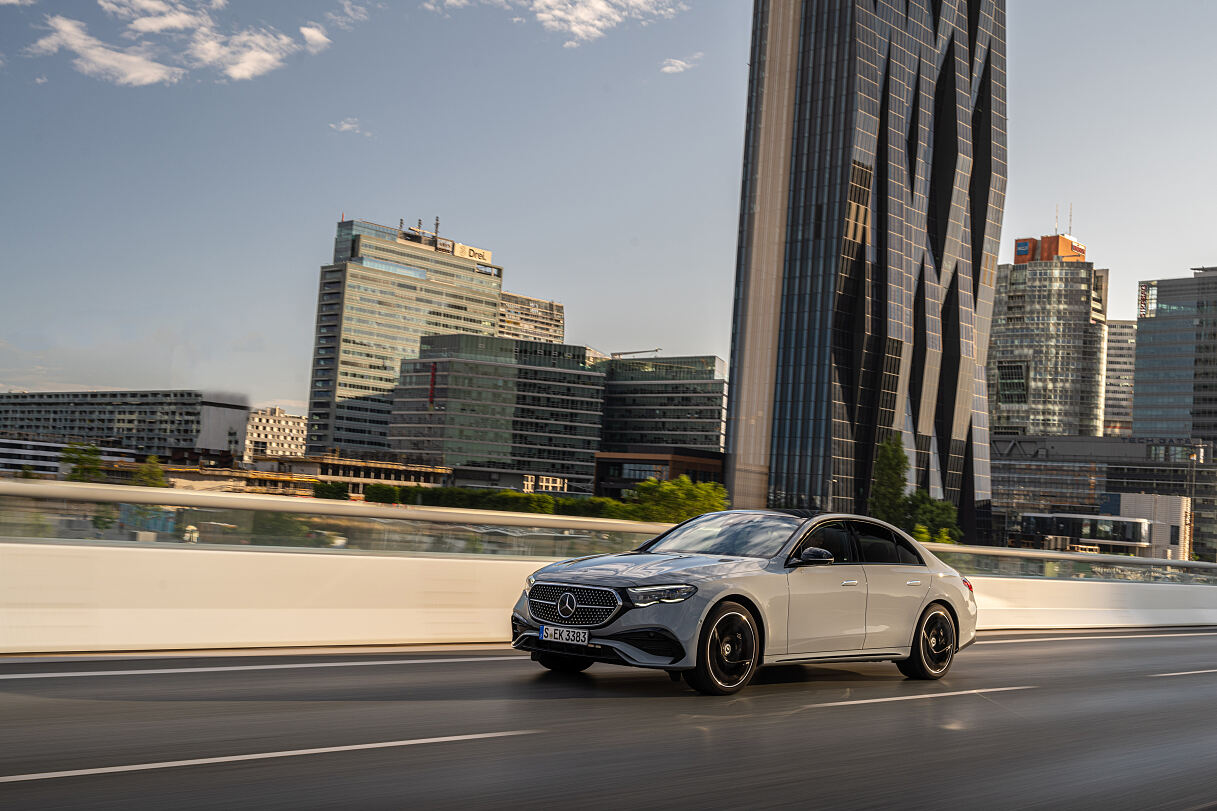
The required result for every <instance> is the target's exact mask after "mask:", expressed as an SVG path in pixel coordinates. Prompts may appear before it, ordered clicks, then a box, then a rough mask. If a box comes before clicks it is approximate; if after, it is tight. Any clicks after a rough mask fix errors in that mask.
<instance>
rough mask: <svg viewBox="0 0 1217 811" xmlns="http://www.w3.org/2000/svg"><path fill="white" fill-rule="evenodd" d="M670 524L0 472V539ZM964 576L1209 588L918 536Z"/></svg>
mask: <svg viewBox="0 0 1217 811" xmlns="http://www.w3.org/2000/svg"><path fill="white" fill-rule="evenodd" d="M670 526H671V525H670V524H662V523H640V522H633V521H619V520H614V519H603V518H586V517H581V516H568V515H547V514H539V513H509V512H496V511H487V510H463V509H451V508H443V507H421V506H407V505H381V504H368V503H365V502H352V501H336V500H327V499H310V498H298V497H290V496H264V495H248V494H240V493H225V492H209V491H195V490H177V489H164V488H150V487H130V486H122V485H106V484H84V483H76V482H46V481H23V480H0V538H4V539H8V540H19V541H22V542H38V540H39V539H46V540H47V541H58V542H63V541H72V542H84V541H91V542H97V543H102V544H106V545H119V546H121V545H125V544H129V543H136V544H145V543H148V542H157V543H176V544H185V545H188V546H193V545H198V546H200V547H223V548H229V549H231V548H234V547H242V548H266V547H272V548H279V549H283V550H284V551H288V550H293V551H332V552H338V553H361V552H362V553H368V552H373V553H381V554H441V555H444V554H448V555H499V556H509V557H537V558H560V557H572V556H579V555H587V554H596V553H601V552H616V551H622V550H625V549H632V548H634V547H636V546H638V545H639V544H640V543H642V542H643V541H645V540H647V539H648V538H651V537H654V536H655V535H656V534H658V533H659V532H662V531H664V530H665V529H667V528H668V527H670ZM927 546H928V547H929V548H930V549H932V550H933V551H934V553H935V554H937V555H939V556H940V557H941V558H942V559H943V560H944V561H946V562H947V563H949V564H950V565H952V566H954V567H955V568H957V569H958V570H959V571H960V572H962V573H964V574H970V575H977V576H987V577H1011V578H1037V579H1038V578H1047V579H1062V580H1100V581H1128V582H1153V583H1180V584H1193V585H1197V584H1198V585H1217V563H1205V562H1197V561H1180V560H1162V559H1153V558H1135V557H1128V556H1122V555H1094V554H1085V553H1070V552H1052V551H1044V550H1033V549H1007V548H1001V547H990V546H966V545H954V544H927Z"/></svg>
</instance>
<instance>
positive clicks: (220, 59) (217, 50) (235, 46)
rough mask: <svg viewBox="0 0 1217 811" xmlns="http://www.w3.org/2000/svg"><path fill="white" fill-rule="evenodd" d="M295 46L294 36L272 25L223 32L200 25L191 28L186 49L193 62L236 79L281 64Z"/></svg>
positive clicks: (273, 68)
mask: <svg viewBox="0 0 1217 811" xmlns="http://www.w3.org/2000/svg"><path fill="white" fill-rule="evenodd" d="M299 49H300V46H299V44H297V43H296V41H295V40H293V39H292V38H291V37H289V36H287V35H286V34H281V33H279V32H278V31H276V30H274V29H273V28H247V29H245V30H244V31H240V32H238V33H236V34H233V35H232V36H226V35H224V34H221V33H219V32H218V31H217V30H216V29H215V28H211V27H203V28H199V29H197V30H196V31H195V32H194V35H193V36H192V37H191V40H190V47H189V49H188V50H187V53H188V55H189V57H190V59H191V60H193V61H194V63H195V64H198V65H201V66H206V67H211V68H215V69H217V70H219V71H220V72H221V73H223V74H224V75H225V76H227V77H228V78H229V79H235V80H238V81H239V80H241V79H253V78H255V77H257V76H261V75H262V74H264V73H269V72H270V71H272V70H275V69H276V68H280V67H282V66H283V60H284V59H285V58H286V57H288V56H289V55H291V54H292V53H294V52H295V51H297V50H299Z"/></svg>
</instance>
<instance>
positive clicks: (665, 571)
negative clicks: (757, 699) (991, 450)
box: [511, 510, 976, 695]
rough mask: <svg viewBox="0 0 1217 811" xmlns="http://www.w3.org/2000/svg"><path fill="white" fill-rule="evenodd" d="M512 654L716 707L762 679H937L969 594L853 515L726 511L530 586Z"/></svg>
mask: <svg viewBox="0 0 1217 811" xmlns="http://www.w3.org/2000/svg"><path fill="white" fill-rule="evenodd" d="M511 626H512V638H513V642H512V644H513V646H514V647H516V648H519V649H522V650H528V651H531V652H532V658H533V659H535V660H536V661H537V662H539V663H540V664H541V665H543V666H545V667H547V668H549V669H551V670H557V671H567V672H577V671H581V670H584V669H586V668H587V667H589V666H590V665H591V664H592V663H593V662H608V663H612V664H619V665H631V666H634V667H647V668H655V669H660V670H666V671H667V672H668V673H669V674H670V675H671V676H672V678H673V679H677V678H679V677H680V676H681V675H683V676H684V678H685V680H686V681H687V682H688V683H689V684H690V685H691V686H692V687H693V688H695V689H697V690H699V691H701V692H703V693H708V694H714V695H727V694H730V693H734V692H736V691H738V690H741V689H743V688H744V687H745V686H746V685H747V684H748V682H749V681H750V680H751V679H752V677H753V675H755V673H756V671H757V669H758V668H759V667H761V666H763V665H771V664H789V663H799V662H805V663H813V662H874V661H894V662H895V663H896V666H897V667H898V668H900V672H901V673H903V674H905V675H906V676H908V677H910V678H916V679H939V678H942V677H943V676H944V675H946V673H947V671H948V670H949V669H950V667H951V663H952V661H953V660H954V657H955V653H956V652H957V651H958V650H960V649H961V648H964V647H966V646H967V645H969V644H971V643H972V642H973V641H975V638H976V600H975V598H974V597H973V594H972V585H971V583H969V582H968V581H967V579H966V578H964V577H961V576H960V574H959V573H958V572H956V571H955V570H954V569H952V568H951V567H950V566H947V565H946V564H945V563H943V562H942V561H940V560H938V559H937V558H936V557H934V555H933V554H931V553H930V551H929V550H928V549H926V548H925V547H924V546H922V545H921V544H919V543H917V542H916V541H914V540H913V539H912V538H910V537H909V536H908V535H906V534H905V533H903V532H901V531H900V530H899V529H896V528H895V527H893V526H891V525H889V524H886V523H883V522H882V521H877V520H875V519H873V518H866V517H863V516H857V515H842V514H821V515H815V514H811V513H807V512H804V511H796V510H791V511H789V512H786V511H781V510H730V511H727V512H718V513H707V514H706V515H702V516H698V517H697V518H693V519H691V520H689V521H686V522H685V523H683V524H679V525H677V526H675V527H673V528H672V529H670V530H668V531H667V532H665V533H664V534H662V535H660V536H659V537H657V538H654V539H652V540H650V541H648V542H646V543H645V544H643V545H642V546H640V547H639V548H638V549H636V550H634V551H632V552H623V553H620V554H611V555H594V556H591V557H586V558H575V559H573V560H564V561H561V562H558V563H553V564H550V565H549V566H546V567H544V568H542V569H540V570H538V571H537V572H535V573H534V574H532V575H531V576H530V577H529V578H528V582H527V583H526V585H525V588H524V591H523V593H522V594H521V595H520V599H519V601H518V602H517V603H516V605H515V608H514V610H513V611H512V616H511Z"/></svg>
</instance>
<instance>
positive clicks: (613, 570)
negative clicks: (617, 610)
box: [535, 552, 768, 587]
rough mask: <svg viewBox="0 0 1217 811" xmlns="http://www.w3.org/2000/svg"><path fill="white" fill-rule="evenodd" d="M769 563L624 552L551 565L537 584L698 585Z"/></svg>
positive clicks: (743, 559)
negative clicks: (540, 582) (546, 581)
mask: <svg viewBox="0 0 1217 811" xmlns="http://www.w3.org/2000/svg"><path fill="white" fill-rule="evenodd" d="M767 563H768V561H765V560H760V559H758V558H739V557H726V556H723V555H696V554H691V553H665V554H651V553H648V552H622V553H619V554H615V555H593V556H591V557H586V558H574V559H572V560H563V561H560V562H558V563H552V564H550V565H549V566H546V567H545V568H543V569H541V570H539V571H538V572H537V573H536V575H535V577H536V578H537V579H538V580H552V581H554V582H557V583H581V584H587V585H597V586H611V587H621V586H642V585H660V584H667V583H677V582H679V583H689V584H696V583H698V582H700V581H704V580H709V579H713V578H719V577H725V576H727V575H735V574H741V573H744V572H755V571H760V570H761V569H763V568H764V567H765V565H766V564H767Z"/></svg>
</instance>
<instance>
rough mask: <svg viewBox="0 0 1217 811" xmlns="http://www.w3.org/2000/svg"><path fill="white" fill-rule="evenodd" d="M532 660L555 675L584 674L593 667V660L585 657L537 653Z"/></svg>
mask: <svg viewBox="0 0 1217 811" xmlns="http://www.w3.org/2000/svg"><path fill="white" fill-rule="evenodd" d="M532 658H533V659H535V660H536V661H537V662H538V663H540V665H541V667H546V668H549V669H550V670H552V671H554V672H555V673H582V672H583V671H585V670H587V669H588V668H589V667H591V666H592V660H591V659H588V658H585V657H583V656H567V655H566V654H564V653H549V652H544V653H543V652H541V651H537V652H535V653H533V655H532Z"/></svg>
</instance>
